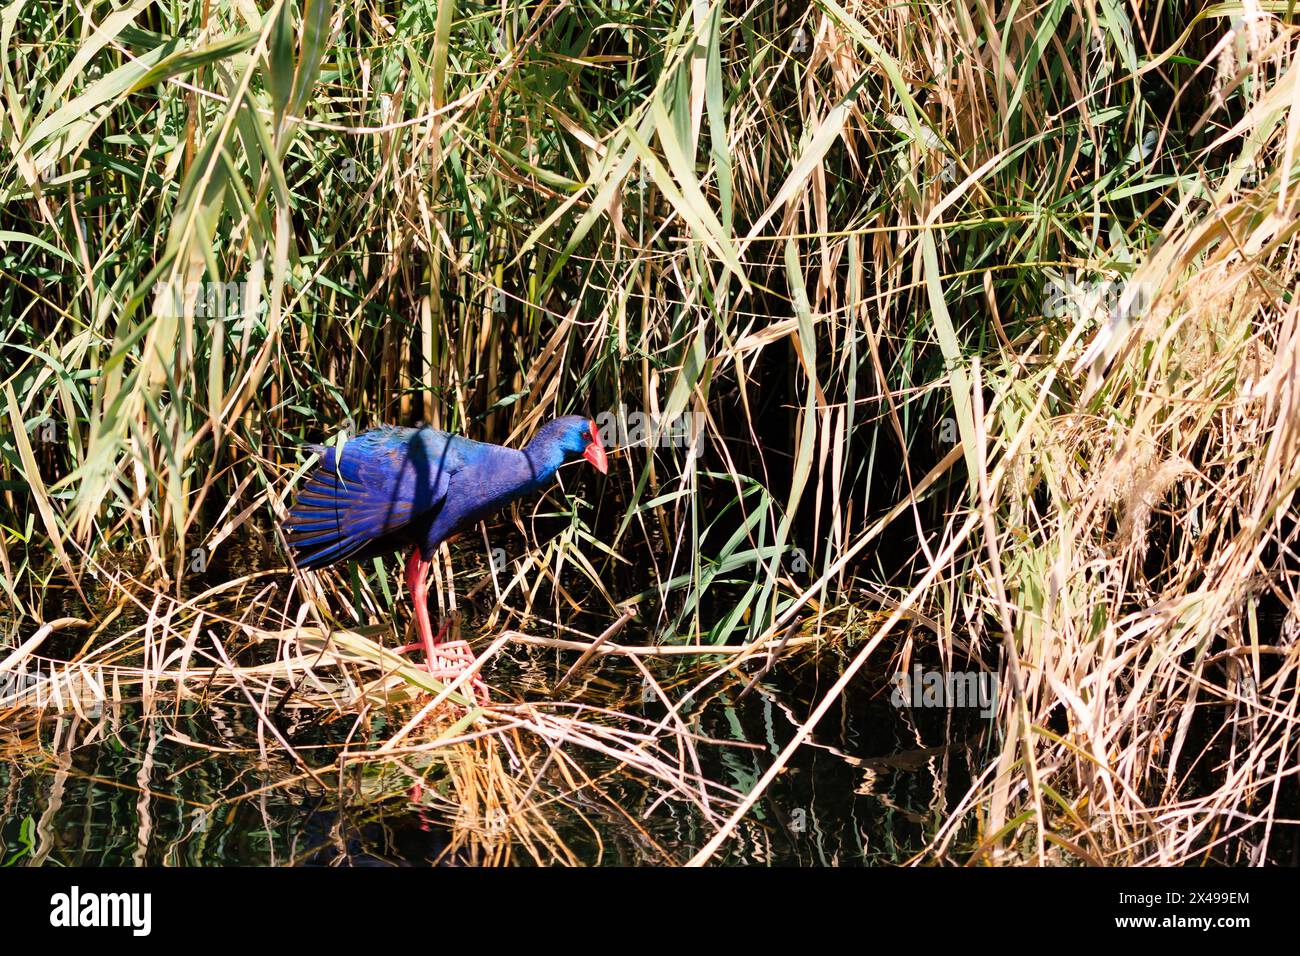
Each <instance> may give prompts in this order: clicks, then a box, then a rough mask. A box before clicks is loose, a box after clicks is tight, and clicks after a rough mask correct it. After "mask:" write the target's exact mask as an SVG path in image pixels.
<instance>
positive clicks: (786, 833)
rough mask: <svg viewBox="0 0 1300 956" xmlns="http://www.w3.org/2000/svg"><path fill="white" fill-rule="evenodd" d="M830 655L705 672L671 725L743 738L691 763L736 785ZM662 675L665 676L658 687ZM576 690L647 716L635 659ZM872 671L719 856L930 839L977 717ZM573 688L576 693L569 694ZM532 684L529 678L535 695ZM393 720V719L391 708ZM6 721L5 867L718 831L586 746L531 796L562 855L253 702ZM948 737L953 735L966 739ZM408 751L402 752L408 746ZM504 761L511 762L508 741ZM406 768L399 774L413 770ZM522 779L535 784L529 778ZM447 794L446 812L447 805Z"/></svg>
mask: <svg viewBox="0 0 1300 956" xmlns="http://www.w3.org/2000/svg"><path fill="white" fill-rule="evenodd" d="M553 661H554V658H553V657H550V656H547V655H546V654H544V653H543V652H537V653H532V652H530V651H529V650H527V649H522V650H518V651H517V652H516V653H514V655H513V657H512V658H511V660H510V661H509V662H508V663H506V664H504V665H503V666H502V668H501V669H500V670H499V671H498V674H497V677H496V680H497V681H499V682H500V683H501V684H503V685H504V686H510V687H512V688H514V689H516V690H518V691H519V692H520V693H521V694H523V695H524V696H533V697H542V696H543V695H544V694H545V692H546V687H547V686H548V685H547V682H548V681H553V680H554V678H555V673H554V667H553V666H548V665H552V664H553ZM840 666H842V661H840V660H830V659H826V658H823V659H822V660H820V661H817V660H808V661H805V662H804V663H802V664H798V665H796V664H794V663H793V662H791V663H790V664H788V665H782V666H778V667H777V668H775V669H774V670H773V671H772V672H770V673H768V674H767V675H766V676H765V677H764V678H763V681H762V682H761V683H759V684H756V685H755V687H754V689H753V691H752V692H750V693H749V694H746V695H743V696H741V693H740V692H741V690H742V689H743V687H744V685H745V683H746V681H744V680H740V679H737V680H736V681H735V682H734V683H732V684H730V685H726V686H722V687H714V686H713V685H711V686H710V696H707V697H705V698H704V699H701V700H699V701H697V702H696V703H695V704H694V705H693V706H692V708H691V709H690V711H689V712H688V713H685V714H683V719H684V720H685V721H687V722H688V724H689V729H690V732H692V733H694V734H697V735H699V736H700V737H702V738H711V739H716V740H721V741H730V742H733V744H741V745H743V746H719V747H707V748H701V749H700V751H699V755H700V761H701V766H700V768H699V772H700V773H701V774H702V775H703V776H704V777H706V778H708V779H711V780H713V781H716V782H717V783H720V784H724V785H726V786H727V787H730V788H733V789H734V790H736V791H739V792H741V793H744V792H748V791H749V790H750V789H751V788H752V787H753V786H754V784H755V783H756V782H757V780H758V779H759V777H760V776H761V775H762V774H763V772H764V770H765V769H766V768H767V767H768V766H769V765H770V761H771V760H772V759H773V757H774V755H775V754H777V753H778V752H780V750H781V748H782V747H783V746H784V745H785V744H786V743H787V742H788V741H789V740H790V739H791V738H792V736H793V734H794V732H795V730H796V729H797V727H798V725H799V723H800V722H801V721H802V720H803V719H805V718H806V716H807V714H808V713H809V712H810V711H811V709H812V707H813V706H814V705H815V703H816V702H817V701H818V700H819V699H820V696H821V695H822V694H824V693H825V690H826V687H827V686H828V685H829V682H830V680H831V679H832V678H833V675H835V674H836V673H838V672H839V668H840ZM665 683H669V681H665ZM582 684H583V686H582V688H581V694H582V697H583V699H584V700H587V701H590V700H591V699H593V696H595V695H601V694H603V695H604V696H605V697H606V698H607V700H604V701H602V703H604V704H606V705H607V706H611V707H613V706H617V707H621V708H623V709H624V710H626V711H628V712H629V713H639V714H641V715H643V716H645V717H648V718H652V719H658V718H659V717H661V716H662V715H663V708H662V706H661V705H660V704H659V703H658V702H656V701H654V700H650V701H649V702H645V701H642V700H640V699H639V697H638V695H637V692H638V691H639V690H640V687H641V678H640V675H639V672H638V671H637V670H636V669H635V668H634V667H633V666H632V665H630V664H629V663H628V662H626V661H621V660H618V659H616V658H606V659H604V660H601V661H597V662H594V663H593V664H592V665H591V667H590V668H589V670H588V671H587V672H586V673H585V674H584V675H583V680H582ZM885 688H886V683H885V681H884V679H883V676H882V675H875V677H873V678H863V679H861V680H860V681H859V682H857V683H856V684H854V685H853V686H851V688H850V690H849V692H848V693H847V694H846V695H845V696H844V698H843V699H842V700H841V701H840V702H839V703H837V705H836V706H835V707H834V708H833V709H832V711H831V712H829V713H828V714H827V716H826V718H825V719H824V720H823V722H822V724H821V726H820V728H819V730H818V733H817V734H816V735H815V737H814V738H813V740H812V741H810V742H809V743H808V744H807V745H806V746H804V747H803V748H801V750H800V751H799V752H798V754H797V755H796V757H795V759H794V760H793V761H792V762H791V763H790V765H789V767H788V768H787V769H786V770H785V772H783V773H782V774H780V775H779V776H778V777H777V779H776V781H775V783H774V785H773V786H772V787H771V788H770V790H769V791H768V792H767V794H766V795H765V797H764V798H763V799H762V800H761V801H760V802H759V803H758V804H757V805H756V806H755V808H754V810H753V811H752V812H751V813H750V815H749V817H748V818H747V819H746V821H745V823H744V824H743V825H742V826H741V827H740V828H739V829H738V830H737V832H736V834H735V837H734V838H733V839H732V840H730V841H728V843H727V844H726V845H725V847H724V852H723V853H721V854H720V855H719V856H718V857H717V858H716V859H717V862H720V863H721V862H730V863H750V864H760V865H761V864H769V865H771V864H775V865H783V864H803V865H854V864H897V863H901V862H905V861H907V860H908V859H909V858H911V857H912V856H914V855H915V854H916V853H917V852H919V851H920V850H922V849H923V848H924V847H925V846H926V845H927V843H929V841H930V840H932V839H933V838H934V836H935V834H936V832H937V830H938V828H939V827H940V825H941V824H942V822H943V820H944V818H945V815H946V813H947V812H948V811H950V810H951V809H952V807H953V806H954V805H955V804H956V802H957V801H958V800H959V799H960V798H961V796H962V795H963V794H964V793H965V791H966V789H967V787H968V786H969V783H970V775H969V770H968V768H969V767H970V766H983V765H984V764H985V763H986V756H985V755H984V754H983V753H980V752H972V751H970V750H969V749H964V748H973V747H982V746H984V743H983V738H984V736H985V735H984V733H983V730H984V727H985V723H984V722H983V721H981V720H979V718H978V717H977V716H975V715H974V714H973V713H972V712H964V711H947V710H918V711H909V710H906V709H902V710H900V709H896V708H895V707H893V706H891V704H890V702H889V693H888V691H887V689H885ZM573 690H574V691H575V693H577V692H578V689H577V688H574V689H573ZM530 691H531V692H530ZM392 719H393V720H394V721H396V719H397V718H396V717H395V716H394V717H392ZM294 720H296V721H297V722H296V723H295V722H292V721H289V722H286V723H285V724H284V726H283V728H282V729H283V732H284V733H285V734H286V735H287V736H288V738H289V739H290V740H291V742H292V744H293V746H294V748H295V749H296V750H297V752H298V753H299V754H300V755H301V756H302V758H303V759H304V760H305V761H307V763H309V764H310V763H312V762H315V763H316V764H317V766H325V765H330V764H332V762H333V760H334V759H335V757H336V755H337V753H338V752H339V750H340V748H341V747H342V746H343V745H344V744H346V743H349V742H350V741H351V742H355V739H356V737H357V735H358V734H359V733H360V734H364V733H367V732H373V733H374V734H375V735H376V736H377V737H379V738H382V737H383V735H384V734H385V732H390V731H391V725H390V724H389V722H388V721H389V718H388V717H386V715H385V714H384V712H382V711H376V712H374V713H373V714H372V715H371V716H370V717H369V718H368V720H369V724H368V725H367V726H366V727H363V728H360V729H358V727H357V726H356V725H355V723H354V722H350V721H346V720H335V721H319V720H314V719H305V718H302V717H297V718H294ZM5 726H6V729H5V730H4V731H0V863H3V864H5V865H19V866H23V865H60V866H122V865H152V866H156V865H201V866H210V865H222V864H244V865H272V866H278V865H309V866H389V865H399V866H400V865H419V866H424V865H431V864H456V863H499V862H515V863H524V864H527V863H529V862H541V863H546V862H552V861H554V860H559V861H561V862H564V861H567V862H581V863H605V864H627V865H636V864H647V863H654V864H658V863H668V862H682V861H684V860H686V859H688V858H689V857H690V855H691V854H692V852H693V851H694V850H696V849H698V848H699V847H700V846H701V845H703V844H704V843H705V842H706V841H707V840H708V839H709V837H710V836H711V835H712V833H713V832H714V827H713V824H712V823H710V822H708V821H707V820H706V819H705V817H704V815H703V813H702V812H701V811H700V809H699V808H698V807H696V806H694V805H692V804H691V803H689V802H688V801H684V800H674V799H665V797H664V795H663V793H662V792H660V791H658V790H655V789H653V788H651V787H649V786H647V785H646V782H645V781H644V779H643V778H640V777H638V776H636V775H633V774H631V773H628V772H625V768H622V767H620V765H619V764H618V762H617V761H615V760H614V759H612V758H611V759H607V760H603V759H601V758H600V757H599V755H593V754H586V753H584V754H583V756H582V758H581V763H580V765H578V764H574V765H572V766H571V765H570V764H571V763H572V762H571V761H558V760H556V761H552V763H551V764H548V765H547V766H546V767H545V770H546V772H545V773H544V774H542V775H541V776H540V779H544V780H545V781H546V783H545V785H544V786H545V788H546V789H548V790H549V792H548V793H545V794H543V793H530V794H528V796H529V797H531V798H532V799H533V801H534V802H535V803H537V804H538V805H540V806H542V807H543V811H542V816H543V817H544V824H543V823H539V824H537V825H538V826H543V825H544V826H546V827H549V828H553V830H554V836H555V838H556V842H557V843H560V844H562V845H563V846H564V847H565V848H566V850H565V851H564V853H563V854H561V855H559V856H555V857H550V858H548V857H546V856H545V855H539V854H538V853H534V852H513V853H512V852H510V845H511V842H512V840H511V837H510V836H508V835H499V839H497V841H496V842H495V843H493V842H492V839H491V838H492V832H491V826H490V818H489V821H488V824H487V825H485V824H484V822H483V821H482V820H478V821H475V822H473V826H474V827H475V828H476V834H477V839H476V840H474V841H470V842H467V841H466V840H464V839H462V838H461V837H462V836H463V834H459V831H458V826H459V824H458V823H457V820H456V817H457V814H456V806H457V801H458V800H462V799H466V796H465V794H464V793H463V792H462V791H460V790H458V789H445V788H444V790H441V791H440V790H439V789H438V785H437V784H436V782H435V784H434V786H433V789H432V790H431V791H430V792H425V793H422V792H421V791H420V790H419V789H414V790H413V789H412V785H413V777H412V776H411V775H410V774H407V773H404V772H401V771H400V769H399V770H396V771H394V770H393V769H392V768H388V769H386V770H383V771H378V770H376V769H375V768H374V767H367V766H357V767H356V768H355V772H352V771H351V770H349V771H348V772H345V773H344V774H343V775H342V778H341V779H340V777H339V776H338V775H337V774H335V775H333V776H327V777H322V778H320V779H313V775H312V774H311V773H310V772H305V771H304V769H303V768H302V767H299V766H297V765H295V764H294V763H293V761H292V760H291V759H290V758H289V757H288V756H287V755H284V754H283V752H282V749H281V748H277V747H276V746H274V741H271V745H270V746H267V741H268V735H267V733H266V730H265V728H259V726H258V719H257V717H256V715H255V714H254V713H253V712H252V711H251V710H250V709H248V708H242V707H231V706H226V705H218V704H211V703H209V704H207V705H206V706H204V707H199V706H198V705H197V704H186V703H182V704H172V705H170V707H169V708H168V709H166V711H165V712H161V711H159V712H154V713H150V714H147V715H146V714H145V713H143V712H142V711H141V709H140V708H139V706H138V705H137V706H135V707H131V706H127V705H118V706H116V707H112V708H107V709H106V712H105V713H104V714H103V715H102V716H101V717H100V718H99V719H98V720H89V719H82V718H80V717H77V716H75V715H72V714H68V715H64V716H62V717H51V718H50V719H47V720H45V721H42V722H40V723H39V724H36V723H32V722H29V723H28V724H27V725H26V726H22V725H19V724H17V723H12V722H11V723H8V724H6V725H5ZM951 741H966V742H968V743H966V744H965V745H963V746H962V747H959V746H954V745H953V744H951V743H950V742H951ZM413 759H414V757H412V760H413ZM506 759H507V760H510V759H516V758H515V756H514V755H507V758H506ZM414 772H415V770H414V769H412V773H414ZM533 789H535V788H533ZM448 807H450V808H451V810H450V812H448V809H447V808H448Z"/></svg>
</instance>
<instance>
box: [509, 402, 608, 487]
mask: <svg viewBox="0 0 1300 956" xmlns="http://www.w3.org/2000/svg"><path fill="white" fill-rule="evenodd" d="M529 447H530V448H534V447H541V448H545V449H547V450H550V449H554V451H556V452H558V453H560V455H562V456H563V461H565V462H568V461H574V460H575V459H577V458H579V457H581V458H585V459H587V461H589V462H590V463H591V465H592V467H594V468H595V469H596V470H597V471H599V472H600V473H601V474H602V475H604V474H607V473H608V472H609V459H608V458H606V457H605V446H604V445H603V444H601V441H600V431H599V430H598V429H597V428H596V423H595V422H594V421H592V420H591V419H590V418H584V417H583V416H581V415H565V416H564V417H563V418H557V419H555V420H554V421H550V422H547V423H546V424H545V425H543V426H542V427H541V428H540V429H539V430H538V432H537V434H536V436H534V438H533V440H532V441H531V442H530V443H529ZM561 463H562V462H561ZM557 464H560V463H557Z"/></svg>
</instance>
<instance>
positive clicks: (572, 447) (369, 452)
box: [286, 416, 591, 568]
mask: <svg viewBox="0 0 1300 956" xmlns="http://www.w3.org/2000/svg"><path fill="white" fill-rule="evenodd" d="M589 428H590V422H589V421H588V420H587V419H584V418H580V417H577V416H568V417H565V418H558V419H556V420H555V421H552V422H549V423H548V424H546V425H545V426H543V427H542V428H541V429H540V430H539V431H538V433H537V435H536V436H535V437H534V438H533V440H532V441H531V442H530V443H529V444H528V446H527V447H526V448H524V449H522V450H520V449H514V448H504V447H502V446H500V445H491V444H486V443H484V442H476V441H471V440H470V439H468V438H462V437H461V436H459V435H449V434H448V433H446V432H442V431H438V430H436V429H433V428H419V429H416V428H392V427H387V426H386V427H383V428H376V429H373V430H371V431H368V432H365V433H363V434H361V435H358V436H357V437H356V438H354V439H352V440H351V441H349V442H347V443H346V444H345V445H344V446H343V447H342V449H341V452H340V450H339V449H336V448H333V447H323V446H319V445H311V446H308V448H309V449H310V450H311V451H314V452H316V453H317V454H319V455H320V456H321V461H320V462H319V463H318V464H317V466H316V468H315V469H314V470H313V471H312V472H311V474H310V475H309V476H308V479H307V482H306V484H305V485H304V486H303V488H302V490H301V491H299V493H298V498H297V501H295V503H294V506H293V508H292V509H291V510H290V512H289V518H288V521H287V522H286V528H287V530H288V540H289V544H290V546H291V547H292V548H293V550H294V552H295V554H296V560H297V564H298V566H299V567H300V568H319V567H324V566H326V565H329V564H334V563H335V562H337V561H342V560H344V559H346V558H361V557H369V556H374V555H380V554H386V553H388V552H391V551H396V550H399V549H402V548H405V547H410V546H412V545H414V546H417V547H419V548H420V551H421V555H422V556H423V557H424V558H425V559H428V558H430V557H432V555H433V552H434V551H435V550H437V548H438V546H439V545H440V544H442V542H443V541H445V540H446V539H447V538H449V537H450V536H451V535H453V534H455V533H456V532H458V531H460V530H462V529H464V528H466V527H468V526H470V525H472V524H474V523H475V522H477V521H481V520H482V519H483V518H486V517H488V516H489V515H491V514H493V513H495V512H496V511H498V510H500V509H501V508H504V507H505V506H506V505H508V504H509V503H510V502H511V501H513V500H515V499H516V498H519V497H520V496H522V495H525V494H528V493H529V492H531V491H535V490H537V489H539V488H541V487H542V486H544V485H545V484H547V483H548V482H549V481H550V480H551V479H552V478H553V477H554V476H555V472H556V470H557V469H558V468H559V467H560V465H562V464H564V462H565V461H567V460H569V459H570V458H572V457H575V456H576V455H581V454H582V453H583V451H584V450H585V449H586V446H587V443H588V442H590V441H591V435H590V432H589Z"/></svg>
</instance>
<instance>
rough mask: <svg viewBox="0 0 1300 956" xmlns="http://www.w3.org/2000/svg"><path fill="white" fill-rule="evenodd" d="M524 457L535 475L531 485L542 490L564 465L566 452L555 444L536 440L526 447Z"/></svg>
mask: <svg viewBox="0 0 1300 956" xmlns="http://www.w3.org/2000/svg"><path fill="white" fill-rule="evenodd" d="M524 457H525V458H527V459H528V465H529V468H530V470H531V471H532V474H533V476H534V477H533V480H532V482H531V484H532V485H533V486H534V487H538V488H540V487H541V486H542V485H544V484H546V483H547V482H548V481H550V480H551V479H552V478H554V477H555V472H556V471H558V470H559V467H560V466H561V465H563V464H564V452H563V451H562V450H561V449H560V447H559V446H558V445H556V444H555V442H552V441H545V440H541V439H537V438H534V439H533V440H532V441H530V442H529V443H528V444H527V445H526V446H524Z"/></svg>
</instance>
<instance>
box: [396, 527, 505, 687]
mask: <svg viewBox="0 0 1300 956" xmlns="http://www.w3.org/2000/svg"><path fill="white" fill-rule="evenodd" d="M431 566H432V562H431V561H425V560H423V559H422V558H421V557H420V549H419V548H416V549H415V550H414V551H412V552H411V556H410V557H409V558H407V560H406V588H407V590H408V591H410V592H411V601H412V602H413V603H414V604H415V627H416V631H417V632H418V633H419V637H420V643H419V644H410V645H407V646H406V647H403V648H399V649H398V652H397V653H399V654H405V653H406V652H408V651H412V650H415V649H416V648H417V647H423V648H424V657H425V665H424V666H425V668H426V669H427V670H428V671H429V673H430V674H431V675H433V676H434V677H437V678H438V679H439V680H455V679H456V677H458V676H459V675H460V674H461V672H463V671H464V670H465V668H467V667H469V666H472V665H473V663H474V653H473V651H471V650H470V649H469V645H468V644H467V643H465V642H464V641H452V642H451V643H450V644H446V645H444V644H443V643H442V639H443V637H445V636H446V634H447V628H449V627H451V621H452V619H451V618H447V619H446V620H445V621H443V622H442V626H441V627H440V628H439V629H438V634H437V636H436V637H435V636H434V633H433V627H432V626H431V625H430V623H429V588H428V585H427V583H426V582H427V580H428V576H429V568H430V567H431ZM469 684H470V688H471V690H472V691H473V693H474V694H475V696H477V697H478V699H479V700H481V701H486V700H487V699H488V690H487V686H486V685H485V684H484V683H483V680H482V678H480V677H479V676H478V675H477V674H475V675H474V676H473V677H472V678H470V681H469Z"/></svg>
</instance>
